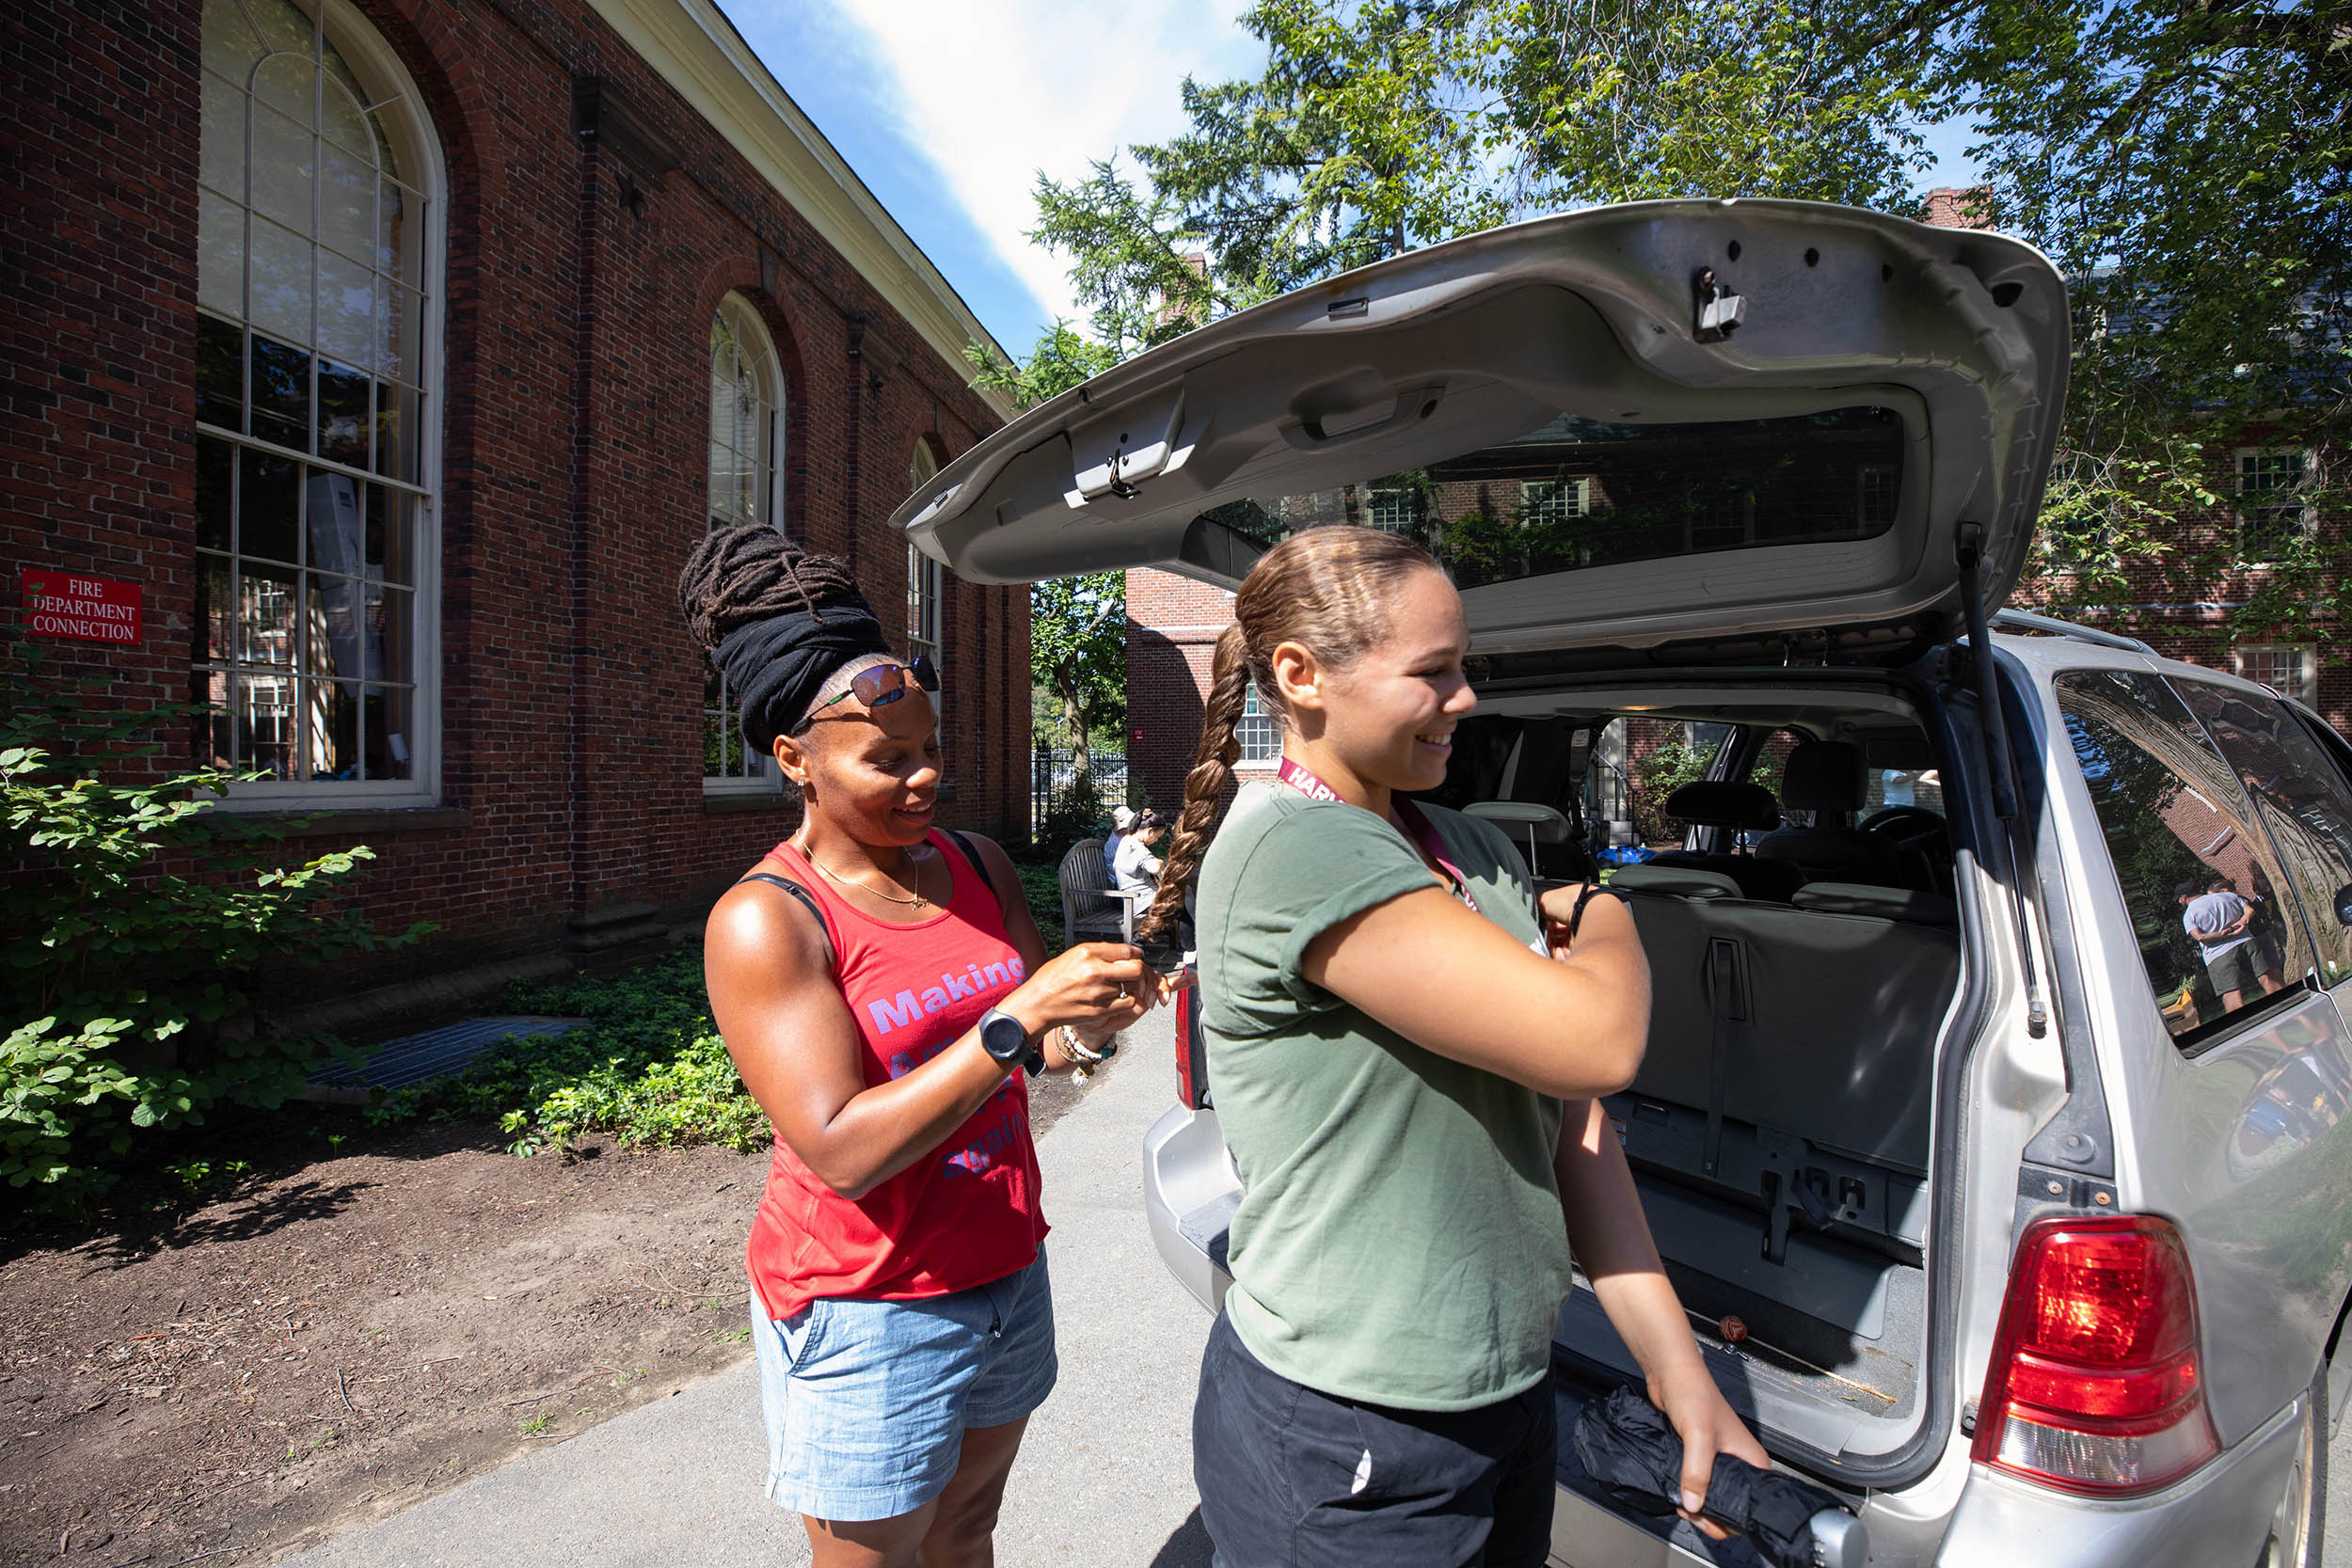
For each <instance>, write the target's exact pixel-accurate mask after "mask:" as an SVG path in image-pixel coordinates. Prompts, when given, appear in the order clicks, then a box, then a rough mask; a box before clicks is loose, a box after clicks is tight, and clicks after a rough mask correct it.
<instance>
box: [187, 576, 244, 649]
mask: <svg viewBox="0 0 2352 1568" xmlns="http://www.w3.org/2000/svg"><path fill="white" fill-rule="evenodd" d="M230 578H231V574H230V569H229V562H226V561H223V560H221V559H220V558H219V557H217V556H199V557H198V558H197V563H196V657H198V658H199V659H200V660H202V661H204V662H205V663H207V664H233V663H235V662H236V657H237V641H236V638H237V594H236V588H235V586H234V585H233V583H232V582H231V580H230Z"/></svg>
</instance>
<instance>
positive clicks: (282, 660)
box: [237, 562, 300, 669]
mask: <svg viewBox="0 0 2352 1568" xmlns="http://www.w3.org/2000/svg"><path fill="white" fill-rule="evenodd" d="M299 575H300V574H298V573H297V572H295V570H294V568H293V567H291V566H271V565H266V564H263V563H261V562H246V563H245V564H244V568H243V570H241V571H240V572H239V573H238V574H237V657H238V660H239V662H241V663H245V664H262V665H268V666H271V667H273V668H288V669H291V668H292V667H293V665H294V650H295V647H296V646H297V643H298V640H299V637H300V628H299V627H298V626H296V625H295V621H294V605H295V594H294V583H295V580H296V578H298V577H299Z"/></svg>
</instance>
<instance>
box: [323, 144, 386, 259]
mask: <svg viewBox="0 0 2352 1568" xmlns="http://www.w3.org/2000/svg"><path fill="white" fill-rule="evenodd" d="M321 160H322V161H321V163H320V180H319V240H320V242H321V243H322V244H324V245H326V246H327V247H328V248H329V249H331V250H333V251H335V252H336V253H337V254H339V255H342V256H345V257H348V258H349V259H350V260H352V261H358V262H361V263H365V262H366V261H369V260H370V259H371V258H372V257H373V255H374V253H375V166H374V165H373V163H372V162H370V161H368V160H367V159H366V158H364V157H360V156H355V155H353V154H352V153H349V152H346V151H344V150H342V148H340V147H336V146H334V145H332V144H331V143H330V144H329V145H328V146H327V148H326V150H325V151H324V152H323V153H322V154H321Z"/></svg>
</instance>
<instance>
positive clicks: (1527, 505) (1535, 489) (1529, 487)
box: [1519, 479, 1593, 528]
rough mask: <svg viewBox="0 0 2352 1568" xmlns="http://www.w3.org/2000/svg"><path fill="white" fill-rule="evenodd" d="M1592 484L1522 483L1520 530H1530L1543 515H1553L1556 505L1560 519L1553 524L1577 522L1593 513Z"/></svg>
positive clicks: (1570, 481) (1564, 481)
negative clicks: (1528, 528) (1551, 513)
mask: <svg viewBox="0 0 2352 1568" xmlns="http://www.w3.org/2000/svg"><path fill="white" fill-rule="evenodd" d="M1592 484H1593V482H1592V481H1591V480H1589V479H1523V480H1521V481H1519V526H1520V527H1521V528H1527V527H1530V526H1531V525H1533V524H1534V523H1535V522H1536V521H1537V519H1538V517H1539V516H1540V515H1542V514H1545V513H1549V512H1551V511H1552V510H1553V509H1554V507H1555V505H1556V506H1557V510H1558V513H1559V515H1557V516H1556V517H1553V518H1551V519H1550V521H1551V522H1554V523H1568V522H1574V521H1575V520H1576V519H1577V518H1579V517H1581V516H1583V515H1585V514H1586V513H1587V512H1588V511H1590V510H1591V502H1592V495H1591V491H1592Z"/></svg>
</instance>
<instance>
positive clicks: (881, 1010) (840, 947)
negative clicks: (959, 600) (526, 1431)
mask: <svg viewBox="0 0 2352 1568" xmlns="http://www.w3.org/2000/svg"><path fill="white" fill-rule="evenodd" d="M678 591H679V599H680V603H681V605H682V607H683V608H684V610H685V611H686V616H687V621H688V624H689V626H691V628H692V629H693V631H694V633H695V635H696V636H697V638H699V639H700V640H701V641H702V643H703V645H704V647H705V648H707V649H708V650H709V651H710V654H711V657H712V659H713V661H714V662H715V663H716V664H717V665H718V667H719V668H720V669H721V670H722V671H723V673H725V675H726V677H727V685H728V688H729V689H730V690H731V691H732V692H733V693H734V694H735V695H736V696H737V697H738V699H739V704H740V716H741V721H742V727H743V735H744V740H745V743H746V744H747V745H753V746H757V747H759V748H761V749H762V750H763V751H766V752H769V753H770V754H771V755H772V756H774V758H775V759H776V762H777V765H778V766H779V767H780V768H782V769H783V772H784V775H785V777H786V778H787V779H788V780H790V781H791V782H792V784H794V785H795V786H797V787H798V788H799V790H800V792H801V796H802V800H803V805H804V812H803V820H802V823H801V826H800V828H799V830H798V831H797V832H795V833H794V834H793V835H792V837H791V838H790V839H788V840H787V841H786V842H785V843H783V844H780V845H778V846H777V847H775V848H774V849H773V850H771V852H770V853H769V855H768V856H767V858H766V859H764V860H762V861H761V862H760V863H759V864H758V866H756V867H755V868H754V869H753V871H752V872H751V873H750V874H749V875H748V876H746V877H745V878H744V879H742V880H741V881H739V882H738V883H737V884H736V885H735V887H733V888H732V889H730V890H729V891H728V892H727V894H726V895H724V896H723V897H722V898H721V899H720V900H719V902H718V904H717V906H716V907H715V908H714V909H713V910H712V911H711V915H710V920H709V923H708V925H707V927H706V930H705V935H704V969H705V975H706V978H707V983H708V986H709V990H710V1005H711V1012H712V1015H713V1017H714V1018H715V1019H716V1020H717V1021H718V1024H719V1028H720V1031H721V1033H722V1034H723V1036H724V1037H725V1038H726V1042H727V1050H728V1052H729V1053H730V1054H731V1055H732V1056H733V1057H734V1059H735V1063H736V1066H737V1068H738V1069H739V1071H740V1072H741V1073H742V1076H743V1082H744V1085H745V1086H746V1087H747V1088H749V1089H750V1091H751V1092H752V1094H753V1096H754V1097H755V1099H757V1100H758V1101H759V1103H760V1105H761V1107H762V1108H763V1109H764V1110H766V1111H767V1113H768V1115H769V1117H770V1118H771V1120H772V1121H773V1122H774V1124H775V1130H776V1144H775V1154H774V1158H773V1160H772V1162H771V1166H770V1171H769V1177H768V1183H767V1187H766V1190H765V1191H764V1192H763V1193H762V1195H761V1196H760V1201H759V1209H758V1212H757V1214H756V1215H755V1218H754V1221H753V1224H752V1232H751V1240H750V1243H749V1246H748V1247H747V1249H746V1258H747V1262H748V1264H749V1268H750V1273H751V1280H752V1296H753V1301H752V1321H753V1334H754V1339H755V1346H756V1348H757V1349H758V1352H759V1359H760V1371H761V1386H762V1398H763V1400H764V1402H765V1404H766V1407H767V1416H768V1426H769V1449H770V1463H769V1481H768V1491H769V1495H770V1496H771V1497H773V1498H774V1499H775V1500H776V1501H777V1502H778V1503H780V1504H782V1505H784V1506H786V1507H788V1508H791V1509H793V1510H794V1511H795V1512H797V1513H800V1514H801V1515H802V1516H803V1522H804V1523H805V1524H806V1526H807V1528H808V1534H809V1542H810V1545H811V1547H812V1549H813V1551H814V1554H815V1559H816V1565H817V1568H850V1565H852V1564H854V1565H857V1568H899V1565H912V1564H914V1563H915V1562H917V1561H920V1562H921V1563H923V1564H924V1565H925V1568H941V1565H943V1564H948V1565H952V1564H964V1563H985V1562H987V1561H990V1560H992V1551H993V1547H992V1544H991V1538H992V1535H993V1529H994V1526H995V1520H996V1511H997V1508H998V1505H999V1503H1000V1501H1001V1499H1002V1497H1003V1495H1004V1487H1005V1480H1006V1477H1007V1475H1008V1474H1009V1471H1010V1469H1011V1465H1012V1460H1013V1456H1014V1454H1015V1452H1016V1451H1017V1450H1018V1449H1019V1447H1020V1443H1021V1434H1022V1431H1023V1428H1024V1426H1025V1423H1026V1421H1027V1418H1028V1415H1029V1413H1030V1411H1032V1410H1034V1409H1035V1408H1036V1406H1037V1404H1038V1403H1039V1402H1041V1401H1042V1400H1043V1399H1044V1397H1045V1393H1046V1391H1047V1390H1048V1389H1050V1388H1051V1386H1052V1384H1053V1378H1054V1371H1055V1359H1054V1350H1053V1320H1052V1311H1051V1303H1050V1293H1049V1291H1048V1288H1047V1285H1046V1281H1045V1275H1044V1269H1045V1261H1044V1255H1043V1252H1042V1250H1041V1243H1042V1241H1043V1239H1044V1236H1045V1228H1046V1227H1045V1222H1044V1219H1043V1217H1042V1215H1041V1212H1040V1211H1039V1207H1038V1167H1037V1153H1036V1149H1035V1148H1034V1146H1033V1145H1032V1144H1031V1142H1030V1138H1029V1127H1028V1090H1027V1085H1026V1084H1025V1082H1024V1078H1023V1071H1024V1069H1026V1070H1029V1071H1037V1070H1044V1071H1068V1070H1070V1069H1072V1068H1073V1067H1076V1066H1078V1065H1080V1064H1081V1063H1084V1062H1088V1061H1090V1060H1095V1059H1099V1053H1100V1050H1101V1047H1102V1046H1103V1045H1104V1042H1106V1041H1107V1040H1108V1039H1109V1038H1110V1037H1111V1036H1112V1035H1113V1034H1114V1033H1116V1032H1117V1031H1118V1030H1119V1029H1120V1028H1121V1027H1123V1026H1125V1025H1126V1024H1127V1023H1129V1022H1133V1021H1134V1020H1135V1019H1136V1018H1137V1017H1139V1016H1140V1015H1141V1014H1142V1012H1143V1011H1144V1010H1145V1009H1146V1008H1147V1007H1149V1006H1151V1005H1152V1003H1153V1002H1155V1001H1156V1000H1158V998H1159V983H1158V981H1157V979H1156V978H1155V977H1154V976H1153V975H1152V974H1151V972H1150V971H1149V970H1147V969H1146V968H1145V967H1144V965H1143V963H1142V961H1141V958H1140V956H1139V955H1138V954H1137V953H1136V950H1135V949H1134V948H1132V947H1128V946H1124V945H1121V944H1119V943H1111V942H1090V943H1087V944H1085V945H1083V946H1080V947H1075V948H1073V949H1071V950H1070V951H1069V952H1067V953H1064V954H1062V955H1060V956H1059V957H1058V958H1055V959H1053V960H1052V961H1051V962H1047V961H1046V960H1045V952H1044V944H1043V942H1042V941H1041V939H1040V938H1039V936H1038V932H1037V927H1036V925H1035V923H1034V922H1033V921H1032V920H1031V919H1030V917H1029V913H1028V907H1027V905H1026V903H1025V900H1024V899H1023V897H1022V895H1021V891H1020V883H1019V880H1018V879H1017V878H1016V876H1015V875H1014V872H1013V869H1012V864H1011V863H1010V862H1009V860H1008V859H1007V858H1006V856H1005V853H1004V851H1003V850H1001V849H999V848H998V847H996V846H995V845H994V844H992V843H990V842H989V841H987V840H985V839H981V838H977V837H973V836H970V835H965V834H959V833H949V832H938V831H934V830H933V829H932V827H931V814H932V806H933V802H934V800H935V798H936V793H937V788H938V783H939V743H938V721H937V718H936V716H935V714H934V712H933V710H932V705H931V701H930V696H929V695H928V691H929V690H930V689H934V688H935V686H936V678H935V677H934V676H932V675H931V673H930V670H929V668H928V666H927V665H924V664H922V663H920V662H919V661H918V663H917V664H915V665H913V666H908V665H902V664H900V663H898V661H897V660H895V659H893V658H892V657H889V656H888V654H887V652H886V651H885V644H884V642H883V641H882V630H881V627H880V626H878V625H877V624H876V623H875V620H874V617H873V613H872V611H871V610H869V609H868V608H867V606H866V600H865V598H864V596H863V595H862V594H859V592H858V590H857V586H856V584H855V582H854V580H853V579H852V578H850V573H849V570H848V568H847V567H846V566H845V565H844V564H843V563H841V562H838V561H834V560H833V559H832V558H830V557H824V556H813V555H808V554H805V553H804V552H803V551H801V550H800V549H799V548H798V547H796V546H793V545H792V544H790V543H789V542H788V541H787V540H786V539H785V538H784V537H783V536H782V535H781V534H779V533H777V532H775V531H773V530H771V529H734V530H728V531H723V532H718V533H713V534H711V535H709V536H708V537H707V539H706V540H705V541H704V542H703V544H702V545H701V546H700V547H698V548H697V549H696V550H695V552H694V554H693V556H692V558H691V560H690V561H689V562H688V563H687V566H686V570H685V572H684V573H683V574H682V575H681V577H680V578H679V584H678Z"/></svg>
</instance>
